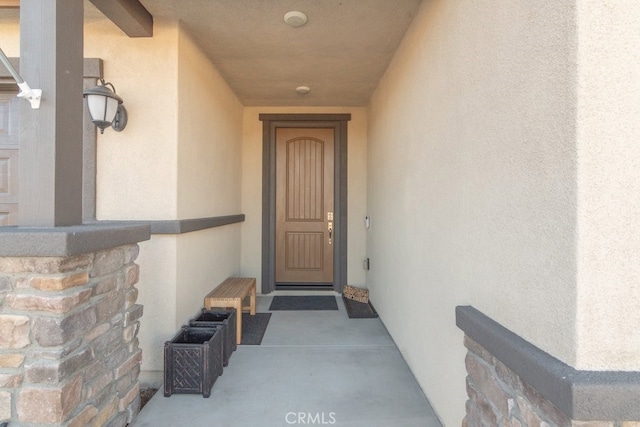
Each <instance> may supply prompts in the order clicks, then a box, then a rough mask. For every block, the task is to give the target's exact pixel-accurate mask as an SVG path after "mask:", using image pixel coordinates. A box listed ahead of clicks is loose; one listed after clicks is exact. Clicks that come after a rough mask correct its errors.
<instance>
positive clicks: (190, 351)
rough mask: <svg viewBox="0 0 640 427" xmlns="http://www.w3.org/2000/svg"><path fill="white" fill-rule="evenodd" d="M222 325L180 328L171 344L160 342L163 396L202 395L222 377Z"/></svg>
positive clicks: (209, 393)
mask: <svg viewBox="0 0 640 427" xmlns="http://www.w3.org/2000/svg"><path fill="white" fill-rule="evenodd" d="M222 341H223V328H222V326H213V325H212V326H210V327H206V328H205V327H199V328H192V327H188V326H183V327H182V329H181V330H180V331H179V332H178V333H177V334H176V336H175V337H173V339H172V340H171V341H167V342H165V343H164V395H165V397H168V396H171V395H172V394H174V393H194V394H199V393H202V396H203V397H209V396H210V395H211V387H213V383H215V382H216V379H217V378H218V377H219V376H220V375H222Z"/></svg>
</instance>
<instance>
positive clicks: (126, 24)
mask: <svg viewBox="0 0 640 427" xmlns="http://www.w3.org/2000/svg"><path fill="white" fill-rule="evenodd" d="M0 1H3V0H0ZM89 1H90V2H91V3H93V5H94V6H95V7H97V8H98V9H99V10H100V11H101V12H102V13H103V14H104V15H105V16H106V17H107V18H109V19H110V20H111V21H112V22H113V23H114V24H116V25H117V26H118V27H119V28H120V29H121V30H122V31H124V33H125V34H126V35H128V36H129V37H152V36H153V16H151V14H150V13H149V11H147V9H145V7H144V6H143V5H142V4H141V3H140V2H139V1H138V0H89Z"/></svg>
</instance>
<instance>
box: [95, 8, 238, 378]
mask: <svg viewBox="0 0 640 427" xmlns="http://www.w3.org/2000/svg"><path fill="white" fill-rule="evenodd" d="M85 56H87V57H98V58H102V59H103V60H104V66H105V72H104V74H105V79H106V80H107V81H111V82H112V83H113V84H114V85H115V86H116V89H117V91H118V94H120V95H121V96H122V97H123V99H124V101H125V106H126V107H127V109H128V112H129V123H128V125H127V128H126V129H125V130H124V131H123V132H121V133H116V132H113V131H112V130H110V129H108V130H106V131H105V133H104V135H99V136H98V162H97V175H98V177H97V179H98V185H97V187H98V188H97V206H98V209H97V216H98V219H101V220H104V219H123V220H131V219H152V220H172V219H188V218H199V217H211V216H219V215H230V214H237V213H240V180H241V173H240V168H241V153H242V138H241V135H242V118H243V117H242V108H243V107H242V105H241V104H240V102H239V101H238V100H237V98H236V97H235V95H234V94H233V92H232V91H231V90H230V89H229V87H228V86H227V85H226V83H225V82H224V81H223V80H222V79H221V77H220V76H219V74H218V73H217V70H216V69H215V67H214V66H213V65H212V64H211V63H210V61H209V60H208V59H206V57H205V56H204V55H203V54H202V52H201V50H200V49H199V48H198V46H197V45H196V44H195V43H194V42H193V41H192V39H191V38H190V37H189V36H188V35H187V34H186V33H185V32H184V31H183V29H182V28H181V26H180V25H179V23H177V22H163V21H156V22H155V23H154V37H153V38H141V39H137V38H128V37H127V36H125V35H124V34H123V33H122V32H121V31H120V30H119V29H118V28H117V27H115V25H114V24H112V23H111V22H109V21H107V20H105V19H98V18H93V19H90V20H88V21H87V22H86V23H85ZM240 227H241V224H234V225H228V226H224V227H222V228H214V229H209V230H203V231H197V232H192V233H186V234H180V235H154V236H152V238H151V240H150V241H149V242H143V243H142V244H141V245H140V247H141V251H140V253H141V255H140V258H139V264H140V282H139V284H138V289H139V298H138V302H139V303H140V304H143V305H144V317H143V321H142V323H143V326H142V327H141V330H140V335H139V338H140V346H141V348H142V349H143V361H142V370H143V371H144V372H145V373H147V374H148V373H149V372H156V375H155V376H156V377H157V374H158V373H160V372H161V371H162V369H163V356H162V348H163V344H164V341H166V340H168V339H170V338H171V337H172V336H173V334H174V333H175V332H176V330H177V329H178V328H179V327H180V326H181V325H183V324H185V323H186V322H187V320H188V319H189V318H190V317H191V316H192V315H193V314H194V313H195V312H196V311H197V310H199V309H200V307H202V299H203V297H204V296H205V295H206V294H207V292H209V291H210V290H211V289H213V287H215V286H216V285H217V284H218V283H220V282H221V281H222V280H224V279H225V278H226V277H228V276H230V275H234V274H238V272H239V269H240ZM149 379H157V378H154V377H153V376H149V375H146V376H143V380H149Z"/></svg>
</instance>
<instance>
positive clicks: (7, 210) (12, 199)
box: [0, 92, 20, 226]
mask: <svg viewBox="0 0 640 427" xmlns="http://www.w3.org/2000/svg"><path fill="white" fill-rule="evenodd" d="M18 102H19V99H18V98H16V94H15V93H12V92H0V226H4V225H16V224H17V223H18V182H19V170H18V166H19V161H18V157H19V149H20V141H19V135H18V126H19V117H18V112H19V109H20V106H19V104H18Z"/></svg>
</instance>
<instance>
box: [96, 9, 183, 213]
mask: <svg viewBox="0 0 640 427" xmlns="http://www.w3.org/2000/svg"><path fill="white" fill-rule="evenodd" d="M84 52H85V57H88V58H101V59H102V60H103V61H104V78H105V80H106V81H107V82H111V83H112V84H113V85H114V86H115V88H116V91H117V93H118V95H120V96H121V97H122V98H123V100H124V105H125V107H126V108H127V111H128V113H129V121H128V124H127V127H126V129H125V130H124V131H122V132H120V133H118V132H114V131H113V130H112V129H110V128H109V129H107V130H105V132H104V134H103V135H100V134H98V146H97V153H98V154H97V158H98V161H97V167H96V170H97V206H96V216H97V218H98V219H124V220H126V219H173V218H175V217H176V212H177V145H176V137H177V131H178V121H177V117H176V112H177V108H178V91H177V88H178V85H177V75H178V24H177V23H175V22H173V23H172V22H162V21H160V20H158V21H156V22H154V36H153V37H151V38H146V37H142V38H129V37H127V36H126V35H125V34H124V33H123V32H122V31H121V30H120V29H119V28H118V27H116V26H115V24H113V23H112V22H111V21H108V20H106V19H93V20H90V21H85V47H84Z"/></svg>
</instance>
